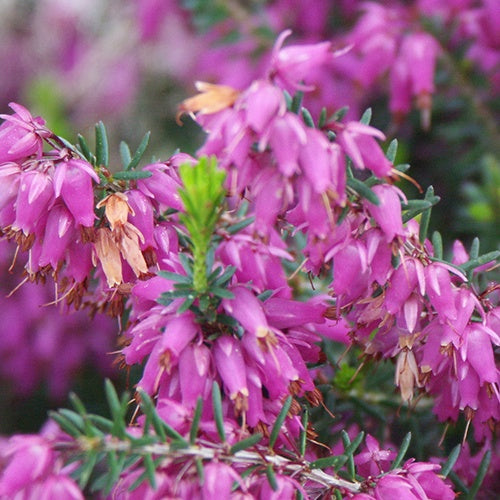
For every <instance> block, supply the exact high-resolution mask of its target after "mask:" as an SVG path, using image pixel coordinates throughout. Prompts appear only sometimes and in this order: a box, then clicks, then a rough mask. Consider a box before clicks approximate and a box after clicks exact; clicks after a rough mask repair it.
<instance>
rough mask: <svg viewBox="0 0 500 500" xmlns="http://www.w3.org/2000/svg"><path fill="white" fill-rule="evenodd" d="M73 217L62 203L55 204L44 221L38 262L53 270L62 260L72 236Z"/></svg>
mask: <svg viewBox="0 0 500 500" xmlns="http://www.w3.org/2000/svg"><path fill="white" fill-rule="evenodd" d="M74 234H75V231H74V219H73V217H72V215H71V214H70V213H69V212H68V210H67V209H66V207H65V206H64V205H62V204H57V205H55V206H54V207H52V209H51V210H50V212H49V215H48V217H47V221H46V223H45V233H44V237H43V243H42V251H41V254H40V257H39V259H38V264H39V265H40V266H41V267H44V266H46V265H48V264H50V265H51V266H52V268H53V269H54V270H55V269H57V267H58V263H59V262H60V261H62V260H63V258H64V256H65V253H66V250H67V248H68V246H69V244H70V242H71V240H72V238H74Z"/></svg>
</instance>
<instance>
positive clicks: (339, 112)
mask: <svg viewBox="0 0 500 500" xmlns="http://www.w3.org/2000/svg"><path fill="white" fill-rule="evenodd" d="M348 111H349V106H343V107H342V108H340V109H337V111H335V113H333V114H332V115H331V116H330V118H329V119H328V123H329V122H334V121H335V122H338V121H340V120H342V118H344V116H345V115H346V114H347V112H348Z"/></svg>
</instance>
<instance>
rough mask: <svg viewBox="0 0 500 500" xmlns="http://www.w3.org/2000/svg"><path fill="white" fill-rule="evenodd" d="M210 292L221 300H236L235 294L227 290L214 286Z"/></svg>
mask: <svg viewBox="0 0 500 500" xmlns="http://www.w3.org/2000/svg"><path fill="white" fill-rule="evenodd" d="M210 291H211V292H212V293H213V294H214V295H216V296H217V297H220V298H221V299H234V293H233V292H231V291H229V290H227V289H226V288H220V287H218V286H213V287H211V288H210Z"/></svg>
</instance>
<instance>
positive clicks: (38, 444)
mask: <svg viewBox="0 0 500 500" xmlns="http://www.w3.org/2000/svg"><path fill="white" fill-rule="evenodd" d="M2 455H3V456H4V458H8V459H9V462H8V465H7V467H6V468H5V469H4V470H3V472H2V475H1V476H0V496H8V497H11V498H12V497H14V496H15V495H16V494H17V493H19V492H21V491H23V490H24V489H28V488H29V487H30V486H32V485H33V483H34V482H36V481H38V480H40V479H43V478H44V477H46V476H47V475H48V474H49V473H50V471H51V469H52V468H53V467H54V464H55V459H56V457H55V453H54V451H53V450H52V448H51V447H50V444H49V443H48V442H47V440H46V439H44V438H42V437H41V436H38V435H18V436H13V437H12V438H11V439H10V440H9V442H8V445H7V447H6V448H5V450H4V451H3V452H2Z"/></svg>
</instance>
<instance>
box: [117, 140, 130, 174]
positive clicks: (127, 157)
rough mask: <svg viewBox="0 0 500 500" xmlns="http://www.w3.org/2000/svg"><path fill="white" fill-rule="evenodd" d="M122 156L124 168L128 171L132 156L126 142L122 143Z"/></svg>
mask: <svg viewBox="0 0 500 500" xmlns="http://www.w3.org/2000/svg"><path fill="white" fill-rule="evenodd" d="M120 156H121V158H122V165H123V168H124V169H126V168H127V166H128V165H129V163H130V160H131V159H132V154H131V153H130V148H129V147H128V144H127V143H126V142H125V141H122V142H120Z"/></svg>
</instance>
